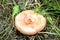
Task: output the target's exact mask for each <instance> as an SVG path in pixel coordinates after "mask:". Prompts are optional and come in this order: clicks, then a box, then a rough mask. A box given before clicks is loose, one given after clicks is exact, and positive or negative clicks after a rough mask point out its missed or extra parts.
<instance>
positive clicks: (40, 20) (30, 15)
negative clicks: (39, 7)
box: [15, 10, 46, 35]
mask: <svg viewBox="0 0 60 40" xmlns="http://www.w3.org/2000/svg"><path fill="white" fill-rule="evenodd" d="M45 25H46V19H45V18H44V17H43V15H41V14H38V13H35V12H34V11H33V10H26V11H22V12H21V13H19V14H18V15H17V16H15V26H16V29H17V30H18V31H19V32H21V33H22V34H25V35H34V34H36V33H38V32H40V31H41V30H43V29H44V27H45Z"/></svg>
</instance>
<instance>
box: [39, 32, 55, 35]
mask: <svg viewBox="0 0 60 40" xmlns="http://www.w3.org/2000/svg"><path fill="white" fill-rule="evenodd" d="M38 33H43V34H52V35H56V33H51V32H38Z"/></svg>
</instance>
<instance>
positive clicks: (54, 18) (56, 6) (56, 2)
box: [0, 0, 60, 40]
mask: <svg viewBox="0 0 60 40" xmlns="http://www.w3.org/2000/svg"><path fill="white" fill-rule="evenodd" d="M16 5H19V7H20V9H19V10H21V11H23V10H27V9H33V10H35V12H37V13H41V14H42V15H43V16H45V18H46V20H47V25H46V27H45V29H44V30H42V32H39V33H38V34H36V35H33V36H28V35H23V34H21V33H19V32H18V31H17V30H16V28H15V25H14V21H13V20H12V9H13V7H14V6H16ZM21 11H20V12H21ZM0 40H60V0H41V1H39V0H0Z"/></svg>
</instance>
